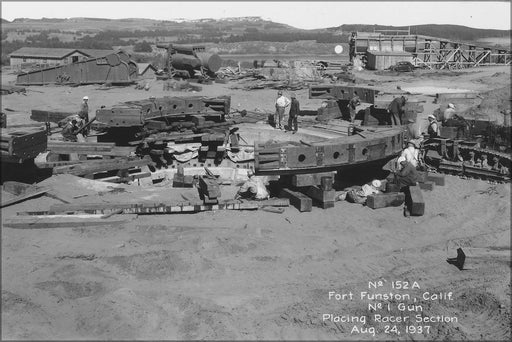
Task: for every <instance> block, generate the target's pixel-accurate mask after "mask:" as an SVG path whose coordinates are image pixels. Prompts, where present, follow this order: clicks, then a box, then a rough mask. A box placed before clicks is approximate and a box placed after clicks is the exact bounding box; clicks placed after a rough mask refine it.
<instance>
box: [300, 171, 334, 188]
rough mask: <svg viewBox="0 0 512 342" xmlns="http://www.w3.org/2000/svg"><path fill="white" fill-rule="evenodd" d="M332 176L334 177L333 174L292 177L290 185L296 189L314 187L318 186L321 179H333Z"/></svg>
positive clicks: (323, 173)
mask: <svg viewBox="0 0 512 342" xmlns="http://www.w3.org/2000/svg"><path fill="white" fill-rule="evenodd" d="M334 176H335V172H322V173H308V174H299V175H293V176H292V179H291V183H292V185H293V186H296V187H302V186H314V185H320V183H321V180H322V177H332V178H334Z"/></svg>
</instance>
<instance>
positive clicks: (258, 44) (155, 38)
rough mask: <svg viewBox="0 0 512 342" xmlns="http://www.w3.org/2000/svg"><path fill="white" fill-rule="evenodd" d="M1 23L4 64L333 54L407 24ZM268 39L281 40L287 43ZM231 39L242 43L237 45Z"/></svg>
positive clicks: (462, 35) (437, 29)
mask: <svg viewBox="0 0 512 342" xmlns="http://www.w3.org/2000/svg"><path fill="white" fill-rule="evenodd" d="M1 27H2V64H3V65H5V64H8V63H9V59H8V55H9V54H10V53H11V52H13V51H15V50H17V49H19V48H20V47H23V46H30V47H53V48H83V49H112V48H113V47H114V46H116V47H119V46H124V47H127V49H128V50H130V49H132V48H133V47H134V46H136V45H137V44H145V45H147V43H149V44H153V45H156V44H158V43H160V44H161V43H181V44H208V45H211V44H214V45H217V48H218V49H219V52H224V53H228V54H231V53H235V54H254V53H256V54H258V53H259V54H270V55H271V54H272V53H283V54H287V53H291V54H297V53H298V54H303V53H308V54H314V53H317V52H319V51H322V52H324V53H329V54H330V53H332V45H334V44H340V43H346V42H347V41H348V35H349V34H350V32H351V31H365V32H374V31H376V30H404V29H409V27H393V26H383V25H363V24H361V25H341V26H338V27H330V28H324V29H314V30H303V29H298V28H295V27H291V26H289V25H285V24H281V23H276V22H272V21H269V20H264V19H262V18H260V17H234V18H225V19H218V20H217V19H212V18H204V19H198V20H185V19H173V20H153V19H141V18H125V19H105V18H67V19H58V18H42V19H27V18H17V19H14V20H13V21H12V22H9V21H6V20H4V19H2V24H1ZM410 32H411V34H421V35H427V36H434V37H440V38H445V39H447V40H455V41H465V42H472V43H478V44H481V45H484V46H489V47H502V48H505V49H510V39H509V38H510V30H484V29H476V28H470V27H465V26H458V25H416V26H411V27H410ZM306 41H307V42H313V43H314V44H316V45H314V44H313V45H311V44H310V43H308V47H307V48H302V49H301V44H302V42H306ZM253 43H254V44H253ZM268 43H276V44H277V43H280V44H284V46H277V45H276V44H268ZM286 43H289V44H286ZM233 44H235V45H236V44H238V45H236V46H235V47H233ZM287 45H291V46H287ZM134 51H137V50H136V49H135V50H134ZM139 51H140V50H139ZM234 51H236V52H234Z"/></svg>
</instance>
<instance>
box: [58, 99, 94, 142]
mask: <svg viewBox="0 0 512 342" xmlns="http://www.w3.org/2000/svg"><path fill="white" fill-rule="evenodd" d="M88 123H89V97H88V96H84V97H83V98H82V103H81V104H80V110H79V111H78V114H77V115H74V116H73V117H71V118H69V119H68V118H67V119H65V122H64V123H63V125H64V127H63V129H62V132H61V134H62V138H63V139H64V141H73V142H76V141H78V140H79V139H80V134H81V135H82V136H84V137H85V136H87V134H88V127H87V126H88V125H87V124H88Z"/></svg>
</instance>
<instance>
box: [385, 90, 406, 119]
mask: <svg viewBox="0 0 512 342" xmlns="http://www.w3.org/2000/svg"><path fill="white" fill-rule="evenodd" d="M406 102H407V99H406V98H405V96H401V97H395V98H394V99H393V101H391V103H390V104H389V107H388V112H389V114H390V116H391V124H392V125H393V126H400V125H402V115H403V114H404V106H405V103H406Z"/></svg>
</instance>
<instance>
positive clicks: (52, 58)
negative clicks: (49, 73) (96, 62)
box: [9, 47, 89, 67]
mask: <svg viewBox="0 0 512 342" xmlns="http://www.w3.org/2000/svg"><path fill="white" fill-rule="evenodd" d="M88 57H89V56H88V55H87V54H85V53H83V52H81V51H80V50H78V49H54V48H35V47H22V48H21V49H18V50H16V51H14V52H12V53H11V54H10V55H9V58H10V64H11V66H13V67H23V66H24V65H30V64H40V65H42V66H54V65H60V64H68V63H73V62H78V61H80V60H83V59H87V58H88Z"/></svg>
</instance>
